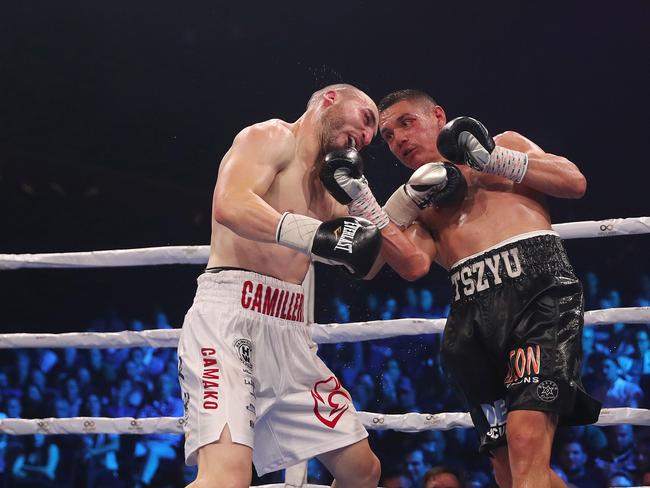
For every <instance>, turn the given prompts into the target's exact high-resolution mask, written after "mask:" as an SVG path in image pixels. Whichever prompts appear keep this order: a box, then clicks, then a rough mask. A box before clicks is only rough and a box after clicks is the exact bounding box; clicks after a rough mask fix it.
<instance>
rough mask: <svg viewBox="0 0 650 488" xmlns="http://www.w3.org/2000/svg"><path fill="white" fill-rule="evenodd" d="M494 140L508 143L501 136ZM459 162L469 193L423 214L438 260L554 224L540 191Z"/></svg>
mask: <svg viewBox="0 0 650 488" xmlns="http://www.w3.org/2000/svg"><path fill="white" fill-rule="evenodd" d="M495 142H496V143H497V144H499V145H502V146H505V147H508V144H507V141H504V140H503V138H502V137H500V136H497V137H496V138H495ZM458 167H459V169H460V170H461V172H462V173H463V176H465V179H466V180H467V196H466V197H465V199H464V200H463V202H462V204H461V205H460V207H457V208H440V209H439V208H431V209H427V210H425V211H424V212H423V213H422V215H421V216H420V219H419V221H420V223H421V224H422V225H423V226H424V227H425V228H426V229H427V230H428V231H429V233H430V234H431V235H432V237H433V239H434V242H435V244H436V257H435V260H436V262H437V263H438V264H440V265H441V266H443V267H444V268H445V269H449V268H450V267H451V266H452V265H453V264H454V263H456V262H457V261H459V260H461V259H463V258H465V257H467V256H471V255H473V254H476V253H478V252H481V251H482V250H484V249H486V248H488V247H490V246H493V245H494V244H497V243H499V242H501V241H504V240H506V239H508V238H510V237H513V236H516V235H519V234H524V233H526V232H532V231H538V230H548V229H551V220H550V217H549V214H548V211H547V209H546V205H545V202H544V200H545V197H544V196H543V195H542V194H541V193H539V192H537V191H535V190H532V189H530V188H528V187H525V186H523V185H515V184H514V183H513V182H512V181H509V180H506V179H505V178H501V177H499V176H494V175H490V174H486V173H480V172H478V171H474V170H473V169H471V168H469V167H468V166H465V165H459V166H458Z"/></svg>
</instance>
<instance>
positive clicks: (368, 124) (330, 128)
mask: <svg viewBox="0 0 650 488" xmlns="http://www.w3.org/2000/svg"><path fill="white" fill-rule="evenodd" d="M307 110H315V111H316V112H317V114H318V117H319V119H320V123H321V135H320V137H321V146H322V147H321V150H322V153H323V154H327V153H329V152H331V151H333V150H335V149H341V148H345V147H351V146H354V147H356V148H357V150H361V149H362V148H363V147H365V146H367V145H368V144H370V141H372V138H373V137H374V135H375V133H376V132H377V119H378V112H377V106H376V105H375V102H373V101H372V99H371V98H370V97H369V96H368V95H366V94H365V93H364V92H362V91H361V90H359V89H358V88H355V87H354V86H352V85H347V84H342V83H341V84H338V85H330V86H326V87H325V88H322V89H320V90H318V91H317V92H316V93H314V94H313V95H312V96H311V98H310V99H309V103H308V104H307Z"/></svg>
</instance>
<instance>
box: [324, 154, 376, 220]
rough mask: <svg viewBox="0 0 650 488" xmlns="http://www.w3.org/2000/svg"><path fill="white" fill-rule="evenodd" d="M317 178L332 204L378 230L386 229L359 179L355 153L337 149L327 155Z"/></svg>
mask: <svg viewBox="0 0 650 488" xmlns="http://www.w3.org/2000/svg"><path fill="white" fill-rule="evenodd" d="M319 177H320V180H321V182H322V183H323V186H324V187H325V188H326V189H327V191H329V192H330V194H331V195H332V196H333V197H334V198H335V199H336V201H338V202H339V203H342V204H344V205H347V206H348V210H349V212H350V215H353V216H355V217H361V218H364V219H367V220H369V221H370V222H372V223H373V224H375V225H376V226H377V227H378V228H379V229H383V228H384V227H385V226H386V225H388V216H387V215H386V214H385V213H384V211H383V210H382V208H381V207H380V206H379V204H378V203H377V199H376V198H375V196H374V195H373V194H372V190H370V187H369V186H368V180H366V177H365V176H363V159H362V158H361V155H360V154H359V152H358V151H357V150H356V149H354V148H348V149H338V150H336V151H332V152H330V153H328V154H327V155H326V156H325V160H324V161H323V166H322V167H321V170H320V173H319Z"/></svg>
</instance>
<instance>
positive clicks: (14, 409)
mask: <svg viewBox="0 0 650 488" xmlns="http://www.w3.org/2000/svg"><path fill="white" fill-rule="evenodd" d="M5 413H6V414H7V417H9V418H10V419H19V418H22V414H23V406H22V403H21V401H20V398H18V397H15V396H11V397H8V398H7V399H6V400H5Z"/></svg>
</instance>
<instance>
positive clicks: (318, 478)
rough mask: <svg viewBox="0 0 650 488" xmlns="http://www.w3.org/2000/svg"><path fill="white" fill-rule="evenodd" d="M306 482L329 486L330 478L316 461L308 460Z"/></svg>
mask: <svg viewBox="0 0 650 488" xmlns="http://www.w3.org/2000/svg"><path fill="white" fill-rule="evenodd" d="M307 481H309V482H310V483H314V484H316V485H329V484H330V483H331V482H332V476H331V475H330V474H329V472H328V471H327V470H326V469H325V467H324V466H323V464H322V463H321V462H320V461H319V460H318V459H310V460H309V461H308V462H307Z"/></svg>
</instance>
